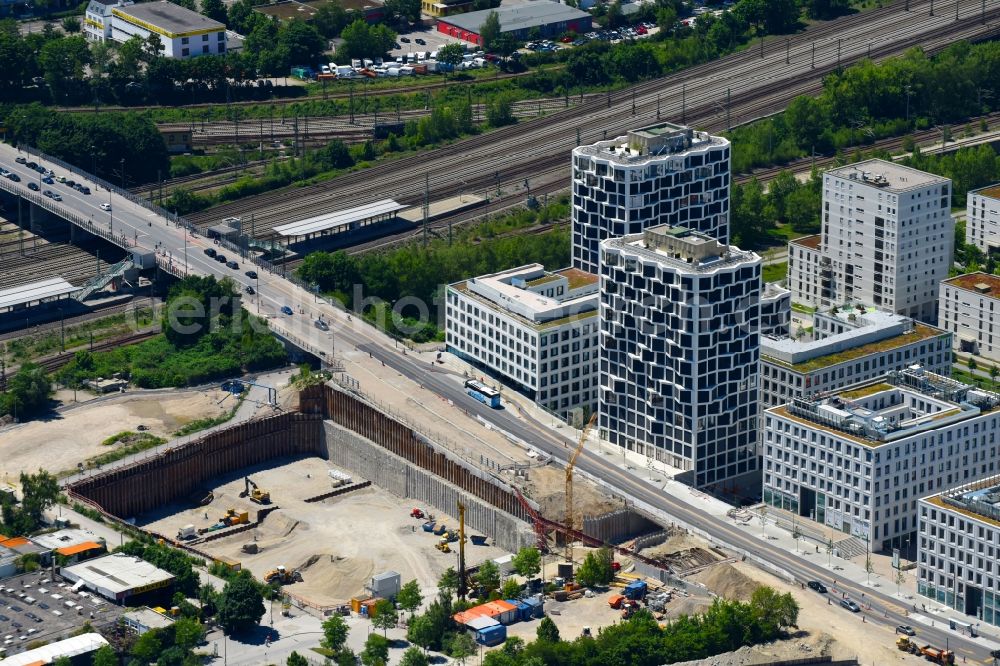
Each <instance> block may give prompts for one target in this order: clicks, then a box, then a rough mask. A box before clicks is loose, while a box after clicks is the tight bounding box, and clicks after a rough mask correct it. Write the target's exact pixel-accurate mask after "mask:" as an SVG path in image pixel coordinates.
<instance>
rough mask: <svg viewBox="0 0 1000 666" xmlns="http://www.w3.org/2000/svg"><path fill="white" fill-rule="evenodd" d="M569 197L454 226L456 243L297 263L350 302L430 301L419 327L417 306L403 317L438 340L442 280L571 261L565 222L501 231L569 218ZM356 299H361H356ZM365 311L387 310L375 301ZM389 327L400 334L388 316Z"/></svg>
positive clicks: (322, 255)
mask: <svg viewBox="0 0 1000 666" xmlns="http://www.w3.org/2000/svg"><path fill="white" fill-rule="evenodd" d="M568 214H569V203H568V199H567V198H566V197H562V198H560V199H558V200H556V201H554V202H552V203H551V204H549V205H546V206H543V207H541V208H540V209H539V210H537V211H533V210H527V209H525V210H521V211H518V212H516V213H513V214H510V215H505V216H500V217H499V218H498V219H494V220H492V221H489V222H486V223H484V224H482V225H477V226H476V227H474V228H472V229H469V230H461V231H459V232H457V233H456V236H455V242H453V243H449V242H448V240H447V239H435V240H432V241H431V242H430V243H428V244H427V245H426V246H418V245H416V244H411V245H407V246H405V247H401V248H398V249H394V250H389V251H386V252H370V253H365V254H361V255H348V254H347V253H346V252H342V251H340V252H332V253H331V252H313V253H311V254H309V255H308V256H307V257H306V258H305V261H303V263H302V265H301V266H300V267H299V268H298V275H299V277H301V278H302V279H304V280H306V281H308V282H312V283H315V284H318V285H319V288H320V290H321V291H323V292H324V293H326V294H330V295H332V296H335V297H336V298H338V299H340V301H341V302H342V303H344V304H345V305H346V306H347V307H348V308H354V307H360V306H361V300H363V299H365V298H370V297H375V298H376V299H378V300H381V301H382V302H383V303H385V304H386V305H387V306H388V307H390V308H391V307H392V306H393V305H394V304H395V303H396V302H397V301H399V300H400V299H402V298H404V297H411V298H412V297H415V298H416V299H418V300H419V301H420V302H422V303H423V304H425V305H426V307H427V315H428V316H429V317H428V320H427V321H426V325H424V326H419V327H418V326H416V321H415V316H416V315H417V314H418V313H417V311H416V310H411V309H409V308H404V309H403V311H402V313H401V314H402V317H403V319H404V323H406V324H407V325H408V326H409V325H412V326H413V327H414V329H413V330H412V331H411V332H410V337H413V338H414V339H415V340H417V341H426V340H428V339H433V338H435V337H437V336H438V335H439V334H440V331H441V330H442V329H443V312H444V309H443V307H442V306H443V298H444V296H443V290H444V286H445V285H447V284H449V283H451V282H455V281H458V280H462V279H466V278H468V277H469V276H473V275H483V274H486V273H493V272H496V271H499V270H504V269H508V268H513V267H515V266H521V265H524V264H529V263H535V262H537V263H540V264H542V265H544V266H547V267H550V268H552V269H555V268H561V267H563V266H567V265H568V264H569V259H570V257H569V231H568V229H567V228H566V227H565V226H556V227H554V228H553V229H551V230H549V231H547V232H544V233H540V234H533V235H513V234H512V235H504V234H507V233H508V232H510V231H514V230H516V229H521V228H525V227H529V226H532V225H536V224H542V223H548V222H550V221H553V220H562V219H565V218H566V217H567V216H568ZM356 298H358V299H359V300H356ZM364 314H366V315H370V316H376V315H381V314H384V313H382V312H379V311H378V310H377V307H376V306H375V305H369V306H367V309H366V311H365V313H364ZM384 322H385V325H386V326H388V327H389V330H390V332H394V333H402V331H399V330H398V328H396V327H395V326H394V325H393V324H392V321H391V319H390V318H389V317H384Z"/></svg>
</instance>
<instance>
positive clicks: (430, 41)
mask: <svg viewBox="0 0 1000 666" xmlns="http://www.w3.org/2000/svg"><path fill="white" fill-rule="evenodd" d="M418 39H419V40H421V41H423V42H424V43H423V44H421V43H419V42H418V41H417V40H418ZM404 40H409V41H404ZM396 42H397V43H398V44H399V47H400V48H398V49H393V50H392V51H390V52H389V53H390V55H391V56H392V57H393V58H395V57H397V56H401V55H409V54H411V53H416V52H417V51H437V50H438V49H439V48H441V47H442V46H444V45H445V44H463V45H467V46H468V47H469V48H470V49H472V50H475V49H473V46H474V45H473V44H469V43H468V42H463V41H462V40H461V39H459V38H457V37H451V36H449V35H446V34H444V33H443V32H438V31H437V30H434V29H433V28H425V29H423V30H419V29H418V30H414V31H413V32H408V33H406V34H405V35H400V36H399V37H397V38H396Z"/></svg>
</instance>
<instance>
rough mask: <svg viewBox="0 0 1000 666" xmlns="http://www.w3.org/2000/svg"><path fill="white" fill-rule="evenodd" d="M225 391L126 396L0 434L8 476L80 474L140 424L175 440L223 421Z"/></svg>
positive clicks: (13, 427)
mask: <svg viewBox="0 0 1000 666" xmlns="http://www.w3.org/2000/svg"><path fill="white" fill-rule="evenodd" d="M223 397H225V393H223V392H222V391H215V390H209V391H178V392H170V393H165V392H159V391H158V392H142V391H135V392H129V393H124V394H122V395H120V396H115V397H112V398H108V399H105V400H100V401H96V402H94V401H92V402H91V403H90V404H85V405H81V406H80V407H76V408H74V409H70V410H67V411H65V412H62V413H60V414H57V415H56V416H54V417H52V418H51V419H48V420H42V421H32V422H30V423H25V424H23V425H19V426H11V427H7V428H4V429H3V430H0V458H2V459H3V460H4V461H5V462H4V464H3V467H2V471H3V472H4V473H5V474H11V475H13V476H16V475H18V474H20V473H21V472H34V471H37V470H38V469H39V468H44V469H48V470H50V471H53V472H59V471H63V470H69V469H74V468H75V467H76V464H77V463H78V462H84V461H86V460H87V459H88V458H92V457H93V456H96V455H98V454H100V453H104V452H106V451H107V450H108V448H107V447H105V446H101V442H102V441H103V440H104V439H106V438H108V437H110V436H111V435H114V434H116V433H119V432H121V431H123V430H135V429H136V426H138V425H139V424H142V425H145V426H147V427H148V428H149V430H148V432H149V433H150V434H152V435H157V436H160V437H164V438H166V439H170V437H171V435H172V433H173V432H175V431H176V430H177V429H179V428H180V427H181V426H183V425H184V424H186V423H189V422H190V421H193V420H195V419H200V418H205V417H211V416H218V415H219V414H221V413H223V412H224V411H226V410H227V409H229V408H230V407H232V404H231V403H230V401H229V400H227V401H225V402H222V403H221V404H220V400H221V399H222V398H223Z"/></svg>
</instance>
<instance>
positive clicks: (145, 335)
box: [7, 330, 160, 376]
mask: <svg viewBox="0 0 1000 666" xmlns="http://www.w3.org/2000/svg"><path fill="white" fill-rule="evenodd" d="M159 334H160V331H159V330H155V331H144V332H142V333H133V334H132V335H128V336H125V337H122V338H115V339H114V340H103V341H101V342H95V343H94V345H93V346H92V347H91V346H89V345H88V346H87V350H88V351H95V352H100V351H109V350H111V349H117V348H118V347H125V346H128V345H135V344H138V343H140V342H144V341H146V340H149V339H150V338H153V337H156V336H157V335H159ZM77 351H78V350H72V351H66V352H62V353H60V354H56V355H55V356H49V357H48V358H43V359H39V360H36V361H32V363H35V364H36V365H39V366H41V367H42V369H43V370H45V372H48V373H53V372H56V371H57V370H60V369H61V368H62V367H63V366H65V365H66V364H68V363H69V362H70V361H72V360H73V358H74V357H75V356H76V352H77ZM16 373H17V367H16V366H14V367H10V368H7V376H13V375H14V374H16Z"/></svg>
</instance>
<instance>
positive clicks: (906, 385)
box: [763, 367, 1000, 551]
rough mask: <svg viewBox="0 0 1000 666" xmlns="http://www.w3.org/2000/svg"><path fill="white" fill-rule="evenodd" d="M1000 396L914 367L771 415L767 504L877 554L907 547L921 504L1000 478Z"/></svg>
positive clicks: (766, 418) (767, 445)
mask: <svg viewBox="0 0 1000 666" xmlns="http://www.w3.org/2000/svg"><path fill="white" fill-rule="evenodd" d="M998 404H1000V395H997V394H996V393H991V392H987V391H983V390H979V389H975V388H972V387H970V386H967V385H965V384H962V383H960V382H957V381H954V380H952V379H949V378H947V377H944V376H941V375H936V374H933V373H930V372H926V371H925V370H924V369H923V368H919V367H913V368H907V369H906V370H901V371H896V372H891V373H889V374H887V375H886V376H885V377H884V378H882V379H879V380H872V381H869V382H867V383H863V384H859V385H855V386H853V387H850V388H848V389H846V390H843V391H841V392H839V393H837V394H835V395H827V396H825V397H822V398H819V399H816V400H807V399H804V398H799V399H796V400H795V401H793V402H792V403H791V404H789V405H784V406H781V407H772V408H770V409H768V410H767V411H766V412H765V413H764V442H763V449H764V463H763V464H764V470H763V471H764V492H763V495H764V502H765V503H766V504H769V505H771V506H775V507H778V508H782V509H786V510H788V511H791V512H792V513H795V514H797V515H799V516H803V517H806V518H810V519H812V520H815V521H816V522H819V523H822V524H825V525H828V526H830V527H833V528H836V529H838V530H842V531H844V532H847V533H849V534H852V535H854V536H855V537H859V538H860V539H863V540H868V539H870V543H871V548H872V550H874V551H878V550H886V549H889V548H892V547H901V548H902V547H905V546H906V545H907V544H908V543H911V542H912V539H913V537H914V535H915V533H916V530H917V500H918V499H920V498H921V497H925V496H927V495H929V494H932V493H938V492H941V491H943V490H946V489H949V488H953V487H955V486H957V485H959V484H962V483H968V482H970V481H974V480H977V479H982V478H985V477H987V476H989V475H990V474H996V473H997V460H998V458H997V441H996V438H997V433H998V432H1000V412H998V411H997V409H996V407H997V405H998Z"/></svg>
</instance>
